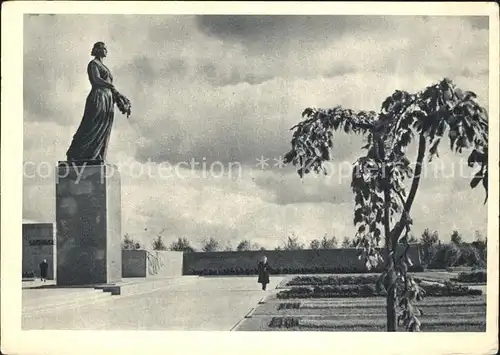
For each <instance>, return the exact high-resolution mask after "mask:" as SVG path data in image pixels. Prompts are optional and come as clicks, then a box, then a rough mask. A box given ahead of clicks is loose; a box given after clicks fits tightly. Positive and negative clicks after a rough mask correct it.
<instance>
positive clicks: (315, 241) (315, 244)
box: [309, 239, 321, 249]
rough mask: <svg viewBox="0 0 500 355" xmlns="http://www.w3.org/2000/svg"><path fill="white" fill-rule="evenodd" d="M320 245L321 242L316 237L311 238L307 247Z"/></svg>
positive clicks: (316, 247)
mask: <svg viewBox="0 0 500 355" xmlns="http://www.w3.org/2000/svg"><path fill="white" fill-rule="evenodd" d="M320 247H321V243H320V241H319V240H318V239H313V240H311V243H310V244H309V249H319V248H320Z"/></svg>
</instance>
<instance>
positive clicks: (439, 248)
mask: <svg viewBox="0 0 500 355" xmlns="http://www.w3.org/2000/svg"><path fill="white" fill-rule="evenodd" d="M410 243H420V244H421V246H422V248H421V251H422V255H421V257H422V263H423V264H424V265H425V266H427V267H428V268H431V269H443V268H446V267H453V266H474V267H481V268H483V267H485V266H486V260H487V258H486V257H487V251H486V249H487V238H484V237H483V236H482V235H481V234H480V233H479V232H476V234H475V237H474V241H473V242H471V243H466V242H464V241H463V238H462V236H461V234H460V233H459V232H458V231H456V230H455V231H453V232H452V233H451V235H450V239H449V242H447V243H443V242H441V240H440V239H439V235H438V232H437V231H433V232H431V231H430V230H429V229H426V230H424V232H423V233H422V235H421V236H420V239H417V238H416V237H415V236H413V235H412V236H410ZM340 247H341V248H354V247H356V244H355V242H354V241H353V240H351V239H349V238H348V237H344V239H343V240H342V242H341V243H340ZM122 248H123V249H126V250H137V249H141V245H140V243H139V242H136V241H135V240H134V239H133V238H132V237H131V236H130V235H129V234H125V236H124V240H123V244H122ZM337 248H339V241H338V239H337V238H336V237H335V236H328V235H325V236H323V238H321V239H313V240H311V241H310V243H309V245H308V248H306V244H304V243H303V242H301V241H300V239H299V238H298V237H297V236H296V235H294V234H292V235H290V236H288V237H287V238H286V239H285V240H284V241H283V242H282V243H281V245H278V246H277V247H275V248H274V250H303V249H337ZM152 249H153V250H171V251H182V252H190V253H193V252H198V251H199V252H215V251H233V250H235V251H254V250H262V251H264V250H266V249H265V248H264V247H263V246H261V245H259V244H258V243H254V242H252V241H251V240H249V239H244V240H242V241H241V242H239V243H238V245H237V246H236V248H234V249H233V247H232V246H231V244H229V243H228V244H225V245H224V244H221V243H220V242H219V241H218V240H217V239H216V238H214V237H209V238H205V239H204V240H203V242H202V245H201V248H200V250H196V249H195V248H194V247H193V246H192V245H191V243H190V241H189V240H188V239H187V238H185V237H179V238H178V239H177V240H176V241H174V242H172V243H171V244H170V245H169V246H167V245H166V244H165V242H164V239H163V236H162V235H158V236H157V237H156V238H155V239H154V240H153V243H152Z"/></svg>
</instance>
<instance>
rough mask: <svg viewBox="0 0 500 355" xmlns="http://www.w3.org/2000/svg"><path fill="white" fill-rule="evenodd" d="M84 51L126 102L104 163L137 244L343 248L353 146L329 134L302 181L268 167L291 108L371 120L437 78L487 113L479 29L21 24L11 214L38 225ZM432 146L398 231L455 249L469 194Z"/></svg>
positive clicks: (127, 19) (475, 193)
mask: <svg viewBox="0 0 500 355" xmlns="http://www.w3.org/2000/svg"><path fill="white" fill-rule="evenodd" d="M96 41H104V42H106V44H107V46H108V50H109V57H108V58H106V61H105V63H106V65H107V66H108V67H109V68H110V69H111V71H112V73H113V76H114V79H115V84H116V86H117V88H118V90H119V91H120V92H122V93H123V94H125V95H126V96H127V97H129V98H130V99H131V101H132V115H131V117H130V118H129V119H127V118H126V117H125V116H123V115H121V114H120V113H118V111H117V114H116V116H115V125H114V128H113V129H114V130H113V133H112V137H111V142H110V147H109V152H108V160H109V162H111V163H115V164H118V165H119V166H120V167H121V170H122V216H123V233H129V234H130V235H132V236H134V238H136V239H138V240H139V241H141V242H143V243H146V244H150V243H151V240H152V239H153V238H154V237H155V236H156V235H157V233H159V232H160V231H162V232H161V233H162V234H163V236H164V237H165V238H166V240H167V242H171V241H172V240H174V239H176V238H177V237H187V238H188V239H190V240H191V241H192V242H193V243H194V244H195V245H197V246H198V245H199V243H200V242H201V241H202V240H203V239H204V238H206V237H209V236H215V237H216V238H217V239H219V240H220V241H221V242H222V244H226V243H231V244H232V245H233V247H234V246H236V245H237V244H238V242H239V241H240V240H242V239H245V238H246V239H250V240H252V241H253V242H257V243H259V244H261V245H264V246H266V247H274V246H276V245H277V244H279V243H281V241H282V240H284V238H285V237H286V236H287V235H289V234H291V233H294V234H295V235H297V236H299V237H300V238H301V239H302V240H303V241H304V242H306V243H308V241H309V240H311V239H312V238H318V237H322V236H323V235H325V234H328V235H332V234H334V235H336V236H337V237H338V238H339V239H342V238H343V237H344V236H348V237H352V236H353V233H354V228H353V225H352V217H353V205H354V204H353V196H352V193H351V190H350V187H349V183H350V179H349V166H350V164H351V163H352V162H354V160H355V159H356V158H357V157H358V156H359V155H360V153H361V152H362V151H361V149H360V147H361V146H362V139H361V138H360V137H350V136H347V135H344V134H337V135H336V136H335V137H336V138H335V147H334V149H335V150H334V154H333V156H334V157H335V160H334V161H333V162H332V166H331V169H330V171H331V174H330V175H329V176H326V177H325V176H319V177H314V176H310V177H307V178H306V179H304V180H303V181H302V180H300V179H299V177H298V175H297V174H296V173H295V171H294V169H293V168H292V167H281V166H279V164H277V161H279V156H280V155H283V154H284V153H286V152H287V151H288V149H289V147H290V139H291V132H290V130H289V129H290V128H291V127H292V126H293V125H294V124H296V123H297V122H298V121H299V120H300V114H301V112H302V110H303V109H304V108H305V107H308V106H316V107H324V108H327V107H333V106H335V105H337V104H341V105H344V106H346V107H350V108H353V109H370V110H371V109H373V110H378V109H379V107H380V103H381V101H382V100H383V99H384V98H385V97H386V96H388V95H390V94H391V93H392V91H394V90H395V89H403V90H408V91H417V90H420V89H423V88H424V87H425V86H427V85H430V84H432V83H434V82H436V81H438V80H440V79H442V78H443V77H445V76H447V77H450V78H452V79H453V80H454V81H455V82H456V83H457V84H458V85H459V86H460V87H462V88H463V89H466V90H473V91H475V92H476V93H477V94H478V95H479V97H480V100H481V102H482V103H483V104H484V105H485V106H487V102H488V96H487V95H488V19H487V18H485V19H483V18H472V17H469V18H465V17H404V16H403V17H402V16H386V17H369V16H292V17H287V16H255V17H252V16H200V17H197V16H166V15H158V16H149V15H147V16H146V15H141V16H138V15H133V16H132V15H130V16H118V15H113V16H109V15H89V16H83V15H53V16H51V15H43V16H27V17H25V19H24V160H25V164H26V165H25V166H26V169H25V177H24V197H23V201H24V207H23V217H24V218H27V219H34V220H42V221H53V220H54V215H55V212H54V195H55V183H54V181H55V176H54V174H53V169H54V166H55V164H56V162H57V161H58V160H64V159H65V152H66V150H67V148H68V146H69V143H70V141H71V138H72V135H73V134H74V132H75V130H76V128H77V126H78V124H79V122H80V120H81V116H82V113H83V109H84V104H85V98H86V96H87V94H88V92H89V88H90V85H89V83H88V79H87V74H86V66H87V63H88V61H89V60H90V59H91V57H90V50H91V48H92V45H93V43H94V42H96ZM446 149H447V145H446V144H445V145H443V147H442V148H441V158H440V159H439V160H438V161H436V163H432V164H430V165H429V166H428V174H427V177H426V178H425V179H424V181H422V184H421V189H420V190H419V192H418V194H417V198H416V201H415V204H414V209H413V211H412V212H413V217H414V221H415V230H414V232H415V234H420V233H421V232H422V231H423V230H424V229H425V228H430V229H432V230H438V231H439V233H440V235H441V238H442V239H446V240H447V239H448V238H449V235H450V234H451V232H452V230H453V229H458V230H460V231H461V232H462V233H463V235H464V238H465V239H466V240H471V239H472V238H473V235H474V231H475V230H479V231H480V232H482V233H483V234H484V233H485V232H486V212H487V209H486V206H485V205H483V204H482V202H483V200H484V191H483V190H482V189H480V188H478V189H476V190H471V189H470V188H469V176H470V174H471V171H470V170H469V169H468V168H467V167H466V166H465V164H464V162H463V160H464V158H463V157H462V158H460V157H459V156H454V155H452V154H450V153H448V152H447V150H446ZM410 156H411V157H413V155H410ZM261 157H265V158H267V159H269V160H267V161H266V164H263V165H260V166H257V165H256V164H257V163H258V160H257V159H259V158H261ZM465 158H466V157H465ZM275 159H276V160H275ZM193 162H195V165H194V168H192V167H191V165H192V163H193ZM179 164H180V165H179ZM461 171H462V173H460V172H461ZM146 229H147V230H146Z"/></svg>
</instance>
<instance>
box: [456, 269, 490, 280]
mask: <svg viewBox="0 0 500 355" xmlns="http://www.w3.org/2000/svg"><path fill="white" fill-rule="evenodd" d="M452 281H455V282H463V283H486V271H475V272H461V273H460V274H458V276H457V277H456V278H454V279H452Z"/></svg>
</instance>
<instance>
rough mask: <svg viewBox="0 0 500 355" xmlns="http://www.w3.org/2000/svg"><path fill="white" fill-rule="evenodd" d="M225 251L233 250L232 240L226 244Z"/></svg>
mask: <svg viewBox="0 0 500 355" xmlns="http://www.w3.org/2000/svg"><path fill="white" fill-rule="evenodd" d="M224 251H233V245H232V244H231V242H229V241H228V242H227V243H226V245H225V246H224Z"/></svg>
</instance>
